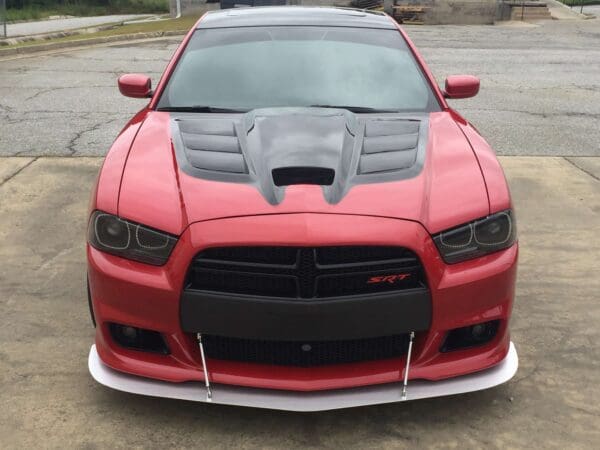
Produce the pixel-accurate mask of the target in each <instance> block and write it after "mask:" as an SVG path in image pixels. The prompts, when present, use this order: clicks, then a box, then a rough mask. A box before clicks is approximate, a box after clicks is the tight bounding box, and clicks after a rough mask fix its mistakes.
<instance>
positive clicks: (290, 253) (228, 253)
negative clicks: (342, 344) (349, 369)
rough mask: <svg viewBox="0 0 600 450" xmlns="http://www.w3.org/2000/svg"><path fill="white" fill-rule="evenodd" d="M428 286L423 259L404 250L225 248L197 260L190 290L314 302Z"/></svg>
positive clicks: (365, 248) (343, 247) (189, 284)
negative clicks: (315, 300) (330, 298)
mask: <svg viewBox="0 0 600 450" xmlns="http://www.w3.org/2000/svg"><path fill="white" fill-rule="evenodd" d="M424 285H425V278H424V273H423V269H422V267H421V264H420V262H419V259H418V258H417V256H416V255H415V254H414V253H413V252H412V251H410V250H408V249H405V248H402V247H382V246H379V247H378V246H338V247H222V248H211V249H206V250H204V251H203V252H201V253H200V254H198V255H197V256H196V258H195V259H194V261H193V263H192V266H191V269H190V273H189V277H188V282H187V285H186V288H187V289H193V290H207V291H213V292H224V293H232V294H247V295H254V296H264V297H283V298H303V299H310V298H326V297H338V296H347V295H354V294H369V293H377V292H387V291H395V290H403V289H411V288H417V287H422V286H424Z"/></svg>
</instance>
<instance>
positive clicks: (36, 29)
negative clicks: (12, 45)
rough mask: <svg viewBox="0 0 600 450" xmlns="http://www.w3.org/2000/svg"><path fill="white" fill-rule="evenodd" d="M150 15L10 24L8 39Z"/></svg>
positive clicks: (7, 30)
mask: <svg viewBox="0 0 600 450" xmlns="http://www.w3.org/2000/svg"><path fill="white" fill-rule="evenodd" d="M148 16H150V14H119V15H110V16H91V17H69V18H61V19H48V20H38V21H35V22H21V23H9V24H7V25H6V33H7V37H16V36H31V35H34V34H47V33H55V32H57V31H67V30H75V29H77V28H87V27H95V26H98V25H104V24H107V23H118V22H126V21H129V20H135V19H141V18H143V17H148Z"/></svg>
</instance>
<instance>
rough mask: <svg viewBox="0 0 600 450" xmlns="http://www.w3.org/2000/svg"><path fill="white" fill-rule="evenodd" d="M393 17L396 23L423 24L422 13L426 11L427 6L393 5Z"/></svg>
mask: <svg viewBox="0 0 600 450" xmlns="http://www.w3.org/2000/svg"><path fill="white" fill-rule="evenodd" d="M393 8H394V14H393V17H394V19H396V21H398V23H408V24H412V25H423V23H424V22H423V14H424V13H425V12H427V10H428V9H430V8H429V6H417V5H394V6H393Z"/></svg>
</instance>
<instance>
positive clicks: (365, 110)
mask: <svg viewBox="0 0 600 450" xmlns="http://www.w3.org/2000/svg"><path fill="white" fill-rule="evenodd" d="M310 107H311V108H332V109H347V110H348V111H350V112H354V113H385V112H398V111H397V110H395V109H377V108H369V107H368V106H346V105H310Z"/></svg>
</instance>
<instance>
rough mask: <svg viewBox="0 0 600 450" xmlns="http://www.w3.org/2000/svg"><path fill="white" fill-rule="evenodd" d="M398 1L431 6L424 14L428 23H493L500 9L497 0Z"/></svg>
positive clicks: (399, 2)
mask: <svg viewBox="0 0 600 450" xmlns="http://www.w3.org/2000/svg"><path fill="white" fill-rule="evenodd" d="M396 3H397V4H399V5H415V6H417V5H418V6H424V7H427V8H429V9H427V11H426V12H425V13H424V14H423V22H424V23H426V24H428V25H441V24H455V25H485V24H493V23H494V20H495V18H496V15H497V11H498V1H497V0H425V1H423V0H421V1H415V0H406V1H398V2H396Z"/></svg>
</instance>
